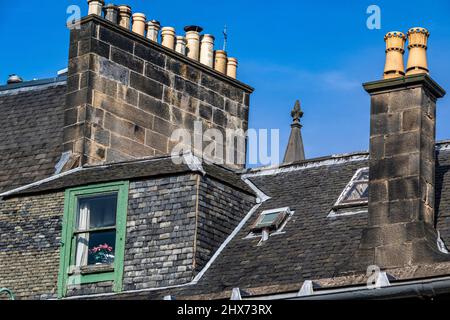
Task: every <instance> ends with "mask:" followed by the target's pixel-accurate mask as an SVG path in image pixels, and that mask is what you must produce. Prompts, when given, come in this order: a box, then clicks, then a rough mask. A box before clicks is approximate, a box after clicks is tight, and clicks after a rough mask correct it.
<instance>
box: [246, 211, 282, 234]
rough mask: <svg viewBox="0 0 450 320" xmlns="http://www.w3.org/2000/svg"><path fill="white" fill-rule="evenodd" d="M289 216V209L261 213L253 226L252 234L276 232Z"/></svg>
mask: <svg viewBox="0 0 450 320" xmlns="http://www.w3.org/2000/svg"><path fill="white" fill-rule="evenodd" d="M289 214H290V210H289V208H281V209H274V210H266V211H263V212H262V213H261V215H260V216H259V218H258V220H256V223H255V224H254V225H253V228H252V230H253V232H259V231H262V230H264V229H268V230H269V231H274V230H278V229H279V228H280V226H281V224H282V223H283V222H284V221H285V220H286V218H287V217H288V216H289Z"/></svg>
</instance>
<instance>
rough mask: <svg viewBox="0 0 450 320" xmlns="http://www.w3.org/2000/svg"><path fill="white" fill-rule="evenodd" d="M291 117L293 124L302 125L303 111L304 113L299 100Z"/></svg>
mask: <svg viewBox="0 0 450 320" xmlns="http://www.w3.org/2000/svg"><path fill="white" fill-rule="evenodd" d="M291 117H292V120H293V123H298V124H300V119H301V118H302V117H303V111H302V108H301V105H300V101H299V100H297V101H296V102H295V106H294V109H292V111H291Z"/></svg>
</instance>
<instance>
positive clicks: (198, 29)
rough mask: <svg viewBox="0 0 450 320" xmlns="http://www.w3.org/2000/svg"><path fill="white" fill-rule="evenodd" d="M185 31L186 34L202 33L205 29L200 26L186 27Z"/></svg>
mask: <svg viewBox="0 0 450 320" xmlns="http://www.w3.org/2000/svg"><path fill="white" fill-rule="evenodd" d="M184 31H185V32H189V31H195V32H202V31H203V28H202V27H200V26H186V27H184Z"/></svg>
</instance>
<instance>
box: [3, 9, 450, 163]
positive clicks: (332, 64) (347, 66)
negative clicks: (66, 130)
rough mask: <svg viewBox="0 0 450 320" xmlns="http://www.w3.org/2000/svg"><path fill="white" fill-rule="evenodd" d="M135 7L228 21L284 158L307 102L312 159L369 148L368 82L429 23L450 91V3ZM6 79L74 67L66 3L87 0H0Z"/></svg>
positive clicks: (444, 105) (444, 122) (449, 109)
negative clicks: (294, 119) (390, 40)
mask: <svg viewBox="0 0 450 320" xmlns="http://www.w3.org/2000/svg"><path fill="white" fill-rule="evenodd" d="M122 2H125V3H128V4H130V5H131V6H132V7H133V11H135V12H138V11H139V12H144V13H146V14H147V16H148V18H152V19H157V20H159V21H160V22H161V23H162V25H163V26H164V25H165V26H174V27H175V28H176V29H177V30H179V31H181V30H182V27H183V26H185V25H188V24H198V25H201V26H203V27H204V28H205V32H207V33H212V34H214V35H216V38H217V42H216V46H217V47H220V46H221V43H222V37H221V32H222V29H223V26H224V25H225V24H227V25H228V32H229V46H228V51H229V54H230V55H232V56H236V57H237V58H238V59H239V63H240V65H239V75H238V77H239V79H240V80H241V81H243V82H245V83H248V84H249V85H251V86H253V87H255V89H256V90H255V93H254V94H253V96H252V99H251V106H250V108H251V109H250V123H249V124H250V127H252V128H257V129H258V128H268V129H270V128H279V129H280V140H281V156H282V154H283V152H284V148H285V144H286V142H287V139H288V136H289V132H290V127H289V125H290V122H291V118H290V110H291V109H292V107H293V105H294V102H295V100H296V99H300V100H301V102H302V107H303V110H304V112H305V116H304V118H303V120H302V123H303V125H304V128H303V139H304V143H305V149H306V155H307V157H308V158H312V157H319V156H325V155H329V154H336V153H346V152H352V151H359V150H367V149H368V138H369V103H370V102H369V97H368V95H367V94H366V93H365V91H364V90H363V89H362V86H361V84H362V83H364V82H367V81H372V80H378V79H380V78H381V75H382V72H383V67H384V41H383V36H384V34H385V33H387V32H388V31H392V30H399V31H403V32H406V31H407V30H408V28H410V27H415V26H423V27H426V28H428V29H429V30H430V32H431V38H430V42H429V46H430V48H429V53H428V56H429V65H430V70H431V76H432V77H433V78H434V79H435V80H436V81H437V82H438V83H439V84H440V85H442V86H443V87H444V88H445V89H448V90H450V59H449V58H448V56H449V52H450V40H449V39H450V37H449V36H450V19H448V16H449V12H450V1H448V0H432V1H418V0H412V1H411V0H410V1H406V0H404V1H401V0H396V1H379V0H372V1H365V0H348V1H294V0H279V1H270V2H269V1H260V0H259V1H256V0H255V1H242V0H228V1H226V2H223V1H211V0H209V1H206V0H196V1H187V0H183V1H181V0H171V1H170V2H169V1H143V0H126V1H122ZM0 3H1V4H3V6H2V7H3V8H7V11H4V12H3V15H2V19H0V39H1V40H2V43H3V45H2V50H0V61H1V64H0V81H1V82H3V83H4V82H6V79H7V77H8V75H9V74H11V73H18V74H19V75H21V76H22V77H24V78H25V79H26V80H31V79H33V78H46V77H53V76H54V75H55V74H56V72H57V70H60V69H63V68H65V67H66V65H67V52H68V43H69V34H68V30H67V29H66V28H65V21H66V19H67V16H68V15H67V14H66V9H67V7H68V6H69V5H72V4H75V5H79V6H80V7H81V9H82V12H83V15H85V14H86V12H87V4H86V1H84V0H83V1H75V0H71V1H65V0H58V1H54V0H52V1H50V0H39V1H38V0H28V1H15V2H11V1H6V0H0ZM372 4H376V5H378V6H379V7H380V8H381V29H380V30H369V29H368V28H367V27H366V20H367V18H368V14H366V10H367V7H368V6H369V5H372ZM437 138H438V140H442V139H450V102H449V98H447V97H446V98H444V99H443V100H441V101H440V102H439V105H438V120H437Z"/></svg>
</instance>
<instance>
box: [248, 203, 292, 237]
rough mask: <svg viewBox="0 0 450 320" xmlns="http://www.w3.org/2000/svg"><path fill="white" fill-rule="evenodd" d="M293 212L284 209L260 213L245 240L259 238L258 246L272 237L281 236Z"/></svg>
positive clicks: (287, 208)
mask: <svg viewBox="0 0 450 320" xmlns="http://www.w3.org/2000/svg"><path fill="white" fill-rule="evenodd" d="M293 214H294V212H293V211H291V210H290V209H289V207H286V208H279V209H272V210H266V211H263V212H261V214H260V215H259V216H258V219H257V220H256V222H255V223H254V224H253V226H252V227H251V232H250V234H249V235H248V236H247V237H245V239H252V238H259V237H260V238H261V241H260V242H259V244H258V246H259V245H262V244H263V243H264V242H266V241H267V240H269V237H270V236H272V235H277V234H282V233H283V232H282V231H283V229H284V227H285V226H286V224H287V223H288V221H289V219H290V218H291V216H292V215H293Z"/></svg>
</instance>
